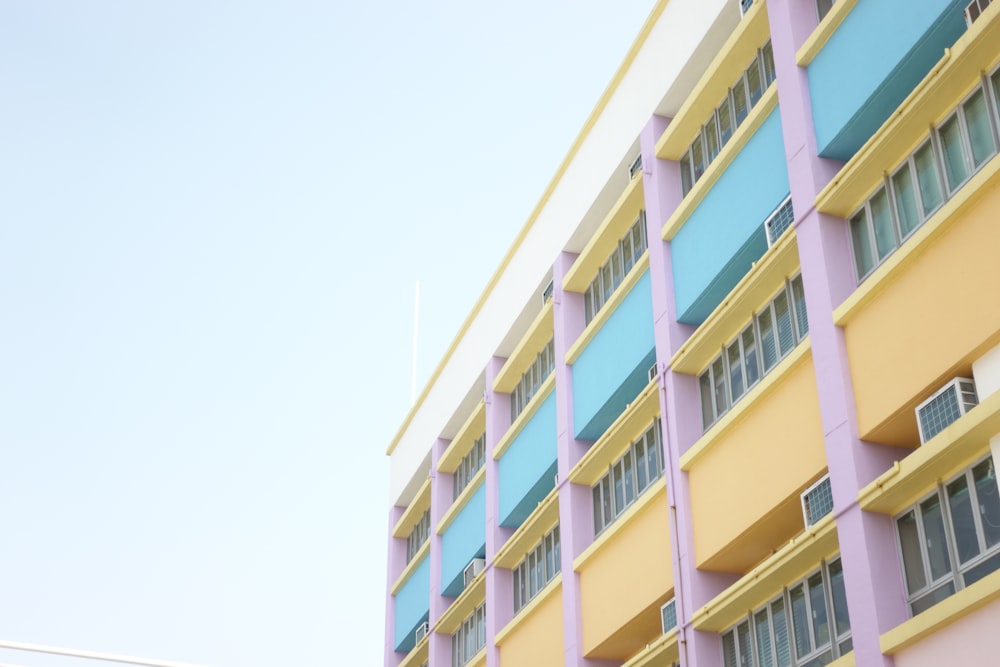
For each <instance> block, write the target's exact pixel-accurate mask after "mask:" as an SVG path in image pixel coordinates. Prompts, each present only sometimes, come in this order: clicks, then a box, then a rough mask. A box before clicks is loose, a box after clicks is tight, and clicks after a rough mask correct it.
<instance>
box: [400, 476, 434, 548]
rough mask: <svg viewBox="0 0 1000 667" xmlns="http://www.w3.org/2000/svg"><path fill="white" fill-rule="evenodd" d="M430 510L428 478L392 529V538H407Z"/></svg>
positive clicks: (429, 481) (429, 479)
mask: <svg viewBox="0 0 1000 667" xmlns="http://www.w3.org/2000/svg"><path fill="white" fill-rule="evenodd" d="M430 508H431V478H430V477H428V478H427V479H426V480H424V483H423V484H421V485H420V489H419V490H418V491H417V495H415V496H414V497H413V500H411V501H410V504H409V505H408V506H407V507H406V511H405V512H403V515H402V516H400V517H399V521H397V522H396V525H395V526H393V527H392V536H393V537H409V536H410V533H412V532H413V528H414V527H415V526H416V525H417V524H418V523H420V517H422V516H423V515H424V512H426V511H427V510H429V509H430Z"/></svg>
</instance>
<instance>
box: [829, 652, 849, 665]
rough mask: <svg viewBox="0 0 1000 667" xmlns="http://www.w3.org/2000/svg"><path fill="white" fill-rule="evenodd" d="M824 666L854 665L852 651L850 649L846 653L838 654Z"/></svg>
mask: <svg viewBox="0 0 1000 667" xmlns="http://www.w3.org/2000/svg"><path fill="white" fill-rule="evenodd" d="M826 667H855V662H854V651H851V652H850V653H848V654H847V655H842V656H840V657H839V658H837V659H836V660H834V661H833V662H831V663H830V664H829V665H827V666H826Z"/></svg>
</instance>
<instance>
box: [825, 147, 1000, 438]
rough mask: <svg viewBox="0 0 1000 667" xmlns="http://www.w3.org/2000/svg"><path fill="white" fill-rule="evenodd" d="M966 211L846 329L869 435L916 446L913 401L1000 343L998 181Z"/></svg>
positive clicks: (862, 427)
mask: <svg viewBox="0 0 1000 667" xmlns="http://www.w3.org/2000/svg"><path fill="white" fill-rule="evenodd" d="M994 159H996V158H994ZM959 216H961V217H960V218H958V219H957V220H956V221H955V222H954V223H953V224H952V225H951V226H950V227H949V228H948V229H946V230H944V233H943V234H942V235H941V236H939V237H938V238H936V239H933V240H932V241H931V242H930V243H927V244H926V246H925V247H924V248H921V249H920V250H921V252H920V254H919V256H917V257H915V258H914V260H913V262H912V263H910V264H908V265H907V266H905V267H904V268H903V271H902V273H901V274H900V275H899V276H898V277H897V278H896V279H894V280H893V281H892V282H891V283H888V284H886V285H884V286H880V287H881V288H882V289H881V290H880V292H879V294H878V295H877V296H876V297H875V298H874V299H873V300H872V301H871V302H870V303H869V304H867V305H866V306H864V307H863V310H862V311H861V312H859V313H858V314H857V315H855V316H854V317H853V319H851V320H850V321H849V322H848V323H847V325H846V326H845V328H844V332H845V337H846V341H847V353H848V356H849V358H850V365H851V376H852V378H853V381H854V396H855V403H856V406H857V413H858V431H859V433H860V434H861V437H862V438H863V439H870V440H874V441H876V442H883V443H886V444H894V445H909V446H915V445H916V444H918V442H919V440H918V438H917V430H916V418H915V417H914V414H913V408H914V407H915V406H916V405H917V404H918V403H919V401H920V400H921V399H922V398H924V397H925V394H927V393H928V392H929V391H930V390H932V389H936V388H937V387H938V386H940V385H943V384H944V383H945V382H946V381H947V380H948V379H950V377H951V375H952V374H954V373H956V372H965V373H967V372H968V367H969V366H970V364H971V362H972V361H973V360H974V359H975V358H976V357H977V356H979V354H981V353H982V352H984V351H986V350H987V349H988V348H989V347H992V346H993V345H995V344H996V343H997V341H998V340H1000V292H998V286H1000V224H998V221H1000V186H998V185H997V184H996V179H994V184H993V185H992V190H991V191H989V192H987V193H985V194H984V195H982V197H981V198H980V199H978V200H977V201H975V202H973V203H972V204H971V205H970V206H969V207H968V208H967V209H966V210H965V211H963V212H960V213H959Z"/></svg>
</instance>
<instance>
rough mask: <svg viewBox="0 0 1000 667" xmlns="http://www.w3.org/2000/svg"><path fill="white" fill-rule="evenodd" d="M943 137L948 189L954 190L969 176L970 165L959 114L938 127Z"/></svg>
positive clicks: (942, 149) (942, 144)
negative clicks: (966, 157) (966, 158)
mask: <svg viewBox="0 0 1000 667" xmlns="http://www.w3.org/2000/svg"><path fill="white" fill-rule="evenodd" d="M938 136H939V137H940V138H941V153H942V154H943V156H944V173H945V176H946V177H947V178H948V189H949V190H951V191H952V192H954V191H955V190H956V189H958V186H959V185H961V184H962V183H963V182H964V181H965V179H966V178H967V177H968V176H969V166H968V164H967V163H966V160H965V147H964V146H963V145H962V128H961V126H960V125H959V122H958V116H957V115H954V116H952V117H951V118H949V119H948V120H947V121H945V123H944V124H943V125H942V126H941V127H940V128H938Z"/></svg>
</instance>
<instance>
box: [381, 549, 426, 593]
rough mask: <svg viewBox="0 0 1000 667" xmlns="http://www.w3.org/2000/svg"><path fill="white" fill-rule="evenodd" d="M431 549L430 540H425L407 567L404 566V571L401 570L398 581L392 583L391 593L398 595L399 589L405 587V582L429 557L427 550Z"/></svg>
mask: <svg viewBox="0 0 1000 667" xmlns="http://www.w3.org/2000/svg"><path fill="white" fill-rule="evenodd" d="M430 549H431V541H430V540H427V541H426V542H424V543H423V545H422V546H421V547H420V548H419V549H417V553H415V554H414V555H413V558H411V559H410V562H409V563H407V564H406V567H404V568H403V571H402V572H400V574H399V576H398V577H396V581H395V582H394V583H393V584H392V588H390V589H389V593H390V594H391V595H396V594H397V593H399V589H401V588H402V587H403V584H405V583H406V582H407V581H408V580H409V578H410V576H411V575H412V574H413V572H414V571H415V570H416V569H417V568H418V567H420V564H421V562H422V561H423V560H424V558H426V557H427V552H429V551H430Z"/></svg>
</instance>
